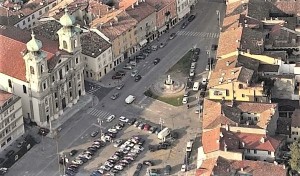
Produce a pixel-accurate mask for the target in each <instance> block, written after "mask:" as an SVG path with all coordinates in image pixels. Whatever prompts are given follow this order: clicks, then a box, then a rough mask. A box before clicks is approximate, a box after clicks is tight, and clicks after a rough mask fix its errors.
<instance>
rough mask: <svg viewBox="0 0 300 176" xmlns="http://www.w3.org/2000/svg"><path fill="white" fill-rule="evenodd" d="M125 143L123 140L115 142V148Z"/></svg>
mask: <svg viewBox="0 0 300 176" xmlns="http://www.w3.org/2000/svg"><path fill="white" fill-rule="evenodd" d="M122 143H123V140H122V139H118V140H116V141H115V142H114V147H120V146H121V145H122Z"/></svg>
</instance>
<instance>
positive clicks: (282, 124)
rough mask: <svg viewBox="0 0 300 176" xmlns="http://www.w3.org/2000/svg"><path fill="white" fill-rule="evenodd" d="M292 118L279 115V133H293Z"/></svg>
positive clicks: (277, 130)
mask: <svg viewBox="0 0 300 176" xmlns="http://www.w3.org/2000/svg"><path fill="white" fill-rule="evenodd" d="M291 124H292V119H291V118H287V117H279V118H278V120H277V128H276V133H277V134H284V135H287V136H289V135H291Z"/></svg>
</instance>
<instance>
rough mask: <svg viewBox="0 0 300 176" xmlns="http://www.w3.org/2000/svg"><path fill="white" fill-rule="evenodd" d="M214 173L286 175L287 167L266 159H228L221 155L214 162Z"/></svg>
mask: <svg viewBox="0 0 300 176" xmlns="http://www.w3.org/2000/svg"><path fill="white" fill-rule="evenodd" d="M212 165H213V166H214V168H213V169H212V172H213V173H214V175H222V176H231V175H233V174H234V175H236V174H242V175H243V174H246V173H247V174H251V175H252V176H262V175H263V176H274V175H276V176H285V175H286V174H287V169H286V168H285V167H284V165H275V164H273V163H269V162H265V161H252V160H242V161H239V160H228V159H225V158H223V157H221V156H219V157H218V159H217V160H216V162H215V163H212Z"/></svg>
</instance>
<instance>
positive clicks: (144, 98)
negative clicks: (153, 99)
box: [138, 96, 147, 104]
mask: <svg viewBox="0 0 300 176" xmlns="http://www.w3.org/2000/svg"><path fill="white" fill-rule="evenodd" d="M146 98H147V96H144V97H143V98H142V99H141V101H139V102H138V104H141V103H142V102H143V101H144V100H146Z"/></svg>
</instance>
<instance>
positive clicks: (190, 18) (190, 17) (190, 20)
mask: <svg viewBox="0 0 300 176" xmlns="http://www.w3.org/2000/svg"><path fill="white" fill-rule="evenodd" d="M195 18H196V16H195V15H191V16H189V18H188V21H189V22H192V21H193V20H194V19H195Z"/></svg>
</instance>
